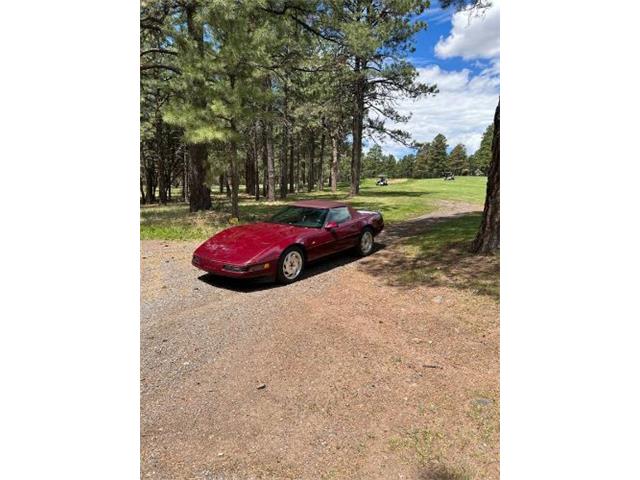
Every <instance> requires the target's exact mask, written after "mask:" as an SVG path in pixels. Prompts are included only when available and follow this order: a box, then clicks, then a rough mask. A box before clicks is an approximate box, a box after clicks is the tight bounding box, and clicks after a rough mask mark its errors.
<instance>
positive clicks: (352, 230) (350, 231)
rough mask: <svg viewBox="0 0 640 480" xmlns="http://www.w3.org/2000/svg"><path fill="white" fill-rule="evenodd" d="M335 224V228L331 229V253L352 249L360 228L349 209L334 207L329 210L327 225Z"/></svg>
mask: <svg viewBox="0 0 640 480" xmlns="http://www.w3.org/2000/svg"><path fill="white" fill-rule="evenodd" d="M331 222H335V223H336V227H334V228H332V229H331V234H332V235H333V236H334V238H335V243H334V244H333V251H334V252H339V251H341V250H346V249H348V248H351V247H353V246H354V245H355V244H356V242H357V241H358V236H359V235H360V228H359V226H358V222H357V220H355V219H354V218H353V217H352V215H351V211H350V209H349V207H335V208H332V209H330V210H329V214H328V215H327V224H329V223H331Z"/></svg>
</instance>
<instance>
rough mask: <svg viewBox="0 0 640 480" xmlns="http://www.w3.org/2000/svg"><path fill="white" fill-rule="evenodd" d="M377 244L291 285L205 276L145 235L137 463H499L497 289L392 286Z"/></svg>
mask: <svg viewBox="0 0 640 480" xmlns="http://www.w3.org/2000/svg"><path fill="white" fill-rule="evenodd" d="M470 209H475V206H468V205H460V204H445V205H443V210H441V211H439V212H436V214H434V215H431V216H428V217H423V218H422V219H420V220H416V221H414V222H407V223H405V224H402V225H398V226H397V227H394V228H391V229H389V230H388V231H387V232H385V233H384V234H383V235H381V237H380V238H379V240H378V242H379V245H378V250H377V251H376V253H374V254H373V255H371V256H370V257H367V258H365V259H356V258H354V257H351V256H349V255H343V256H339V257H335V258H332V259H330V260H327V261H324V262H322V263H319V264H317V265H315V266H312V267H310V268H309V269H308V270H307V272H306V274H305V276H304V278H303V279H301V280H300V281H298V282H296V283H294V284H292V285H288V286H276V285H273V284H270V283H264V282H254V283H238V282H232V281H228V280H222V279H220V280H218V279H214V278H213V277H211V276H209V275H202V273H203V272H201V271H199V270H197V269H195V268H194V267H192V266H191V265H190V258H191V253H192V252H193V250H194V249H195V247H196V246H197V243H191V242H161V241H143V242H142V243H141V275H142V277H141V278H142V282H141V359H140V360H141V387H140V389H141V477H142V478H158V479H182V478H194V479H212V480H213V479H220V480H222V479H225V480H226V479H257V478H265V479H294V478H295V479H321V478H326V479H330V478H334V479H339V478H362V479H376V478H380V479H388V478H407V479H408V478H423V479H428V478H433V479H436V478H441V479H444V478H450V479H455V478H469V477H470V478H498V451H499V446H498V418H499V412H498V402H499V393H498V381H499V370H498V368H499V359H498V346H499V336H498V335H499V333H498V305H497V303H496V301H495V300H494V299H491V298H488V297H483V296H478V295H473V294H472V293H469V292H466V291H462V290H456V289H453V288H444V287H439V288H430V287H428V286H425V287H419V288H414V289H401V288H398V287H394V286H391V285H390V284H389V283H388V282H387V279H386V278H385V277H384V276H383V275H380V274H378V273H376V274H374V273H372V272H379V271H380V269H379V268H375V269H371V268H368V267H370V266H371V265H377V266H378V267H379V266H380V263H384V262H385V261H387V260H388V259H389V258H391V257H393V256H394V255H395V254H396V253H397V252H396V251H395V250H394V243H395V242H396V241H397V239H398V238H400V237H402V236H404V235H409V234H413V233H416V232H418V231H421V229H426V228H429V225H430V224H431V223H432V222H433V221H434V220H433V217H437V216H442V215H451V214H454V213H457V212H463V211H468V210H470ZM465 475H467V476H468V477H465Z"/></svg>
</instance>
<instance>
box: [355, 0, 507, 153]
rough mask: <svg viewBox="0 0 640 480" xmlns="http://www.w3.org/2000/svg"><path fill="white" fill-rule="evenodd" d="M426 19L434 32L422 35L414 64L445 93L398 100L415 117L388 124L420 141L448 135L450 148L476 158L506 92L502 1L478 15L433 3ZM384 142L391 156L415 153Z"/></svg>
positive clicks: (424, 78)
mask: <svg viewBox="0 0 640 480" xmlns="http://www.w3.org/2000/svg"><path fill="white" fill-rule="evenodd" d="M421 19H422V20H425V21H426V22H427V24H428V28H427V29H426V30H422V31H421V32H419V33H418V34H417V35H416V39H415V40H416V42H415V43H416V45H415V46H416V51H415V52H414V53H413V55H412V56H411V57H410V58H409V60H410V61H411V62H412V63H413V64H414V65H415V66H416V68H417V70H418V73H419V81H421V82H424V83H428V84H433V83H435V84H437V85H438V89H439V91H440V92H439V93H438V94H436V95H435V96H428V97H422V98H420V99H418V100H411V99H406V98H405V99H400V100H398V102H397V104H396V106H397V108H398V110H399V111H400V112H401V113H403V114H407V113H411V115H412V116H411V119H410V120H409V121H408V122H407V123H403V124H397V125H396V124H393V123H392V122H387V124H388V125H389V126H393V127H395V128H401V129H403V130H406V131H408V132H409V133H410V134H411V136H412V139H413V140H415V141H418V142H429V141H431V140H432V139H433V137H435V136H436V135H437V134H438V133H442V134H444V136H445V137H447V140H448V144H449V150H451V149H452V148H453V147H454V146H455V145H457V144H458V143H462V144H464V145H465V146H466V147H467V153H469V154H471V153H473V152H475V151H476V150H477V149H478V147H479V146H480V140H481V139H482V133H483V132H484V131H485V129H486V128H487V126H488V125H489V124H490V123H491V122H492V121H493V114H494V111H495V108H496V105H497V103H498V96H499V93H500V2H499V0H492V6H491V7H489V8H488V9H487V10H485V11H484V13H482V14H475V15H474V14H471V15H470V14H469V13H468V12H464V11H462V12H456V11H455V10H454V9H448V10H443V9H441V8H440V6H439V5H438V4H437V2H432V6H431V8H429V9H428V10H427V11H426V12H425V13H424V14H423V15H422V16H421ZM379 143H380V145H381V147H382V150H383V151H384V152H385V153H387V154H388V153H392V154H393V155H395V156H396V157H397V158H399V157H402V156H404V155H406V154H408V153H414V152H415V150H413V149H410V148H407V147H405V146H403V145H401V144H399V143H396V142H394V141H393V140H390V139H389V140H384V141H382V142H379ZM371 145H373V143H371V142H369V143H368V145H367V148H366V149H368V147H370V146H371Z"/></svg>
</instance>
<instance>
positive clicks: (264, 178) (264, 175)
mask: <svg viewBox="0 0 640 480" xmlns="http://www.w3.org/2000/svg"><path fill="white" fill-rule="evenodd" d="M267 157H268V154H267V133H266V123H265V122H262V196H263V197H264V198H267V190H268V189H269V188H268V186H267V183H268V174H267V172H268V170H269V159H268V158H267Z"/></svg>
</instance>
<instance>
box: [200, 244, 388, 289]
mask: <svg viewBox="0 0 640 480" xmlns="http://www.w3.org/2000/svg"><path fill="white" fill-rule="evenodd" d="M383 248H384V245H382V244H380V243H376V244H375V245H374V251H373V253H375V252H377V251H379V250H382V249H383ZM373 253H372V254H373ZM358 260H360V257H358V256H356V255H355V254H353V253H352V252H342V253H337V254H334V255H330V256H328V257H325V258H323V259H320V260H317V261H315V262H311V263H309V264H308V265H306V266H305V269H304V271H303V272H302V275H301V276H300V279H299V280H298V281H297V282H296V283H300V282H302V283H304V281H305V280H306V279H308V278H311V277H315V276H316V275H320V274H322V273H325V272H329V271H331V270H333V269H335V268H338V267H342V266H345V265H349V264H350V263H353V262H356V261H358ZM198 280H200V281H201V282H204V283H206V284H207V285H210V286H212V287H217V288H224V289H227V290H233V291H234V292H240V293H251V292H257V291H260V290H270V289H272V288H287V287H289V286H291V285H282V284H280V283H278V282H276V281H275V280H274V279H272V278H247V279H236V278H228V277H221V276H218V275H213V274H211V273H205V274H204V275H201V276H199V277H198Z"/></svg>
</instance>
